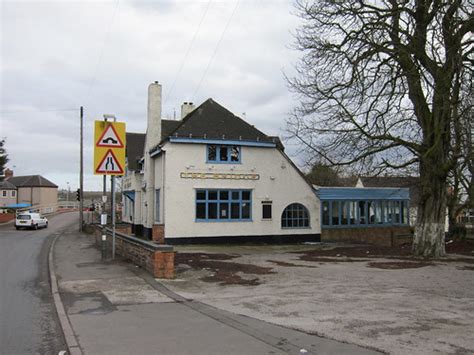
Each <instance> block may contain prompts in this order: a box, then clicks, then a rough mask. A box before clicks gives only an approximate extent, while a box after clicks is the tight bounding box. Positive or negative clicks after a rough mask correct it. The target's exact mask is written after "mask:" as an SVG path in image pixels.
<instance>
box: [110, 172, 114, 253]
mask: <svg viewBox="0 0 474 355" xmlns="http://www.w3.org/2000/svg"><path fill="white" fill-rule="evenodd" d="M111 184H112V188H111V189H112V260H115V175H112V183H111Z"/></svg>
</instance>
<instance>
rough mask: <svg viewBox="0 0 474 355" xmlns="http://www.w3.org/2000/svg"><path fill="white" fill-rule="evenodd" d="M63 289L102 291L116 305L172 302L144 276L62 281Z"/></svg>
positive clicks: (79, 291) (71, 291) (69, 290)
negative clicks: (144, 278) (149, 283)
mask: <svg viewBox="0 0 474 355" xmlns="http://www.w3.org/2000/svg"><path fill="white" fill-rule="evenodd" d="M60 287H61V290H62V291H64V292H68V293H78V294H81V293H88V292H96V291H100V292H102V293H103V294H104V295H105V297H107V299H108V300H109V301H110V302H111V303H112V304H114V305H121V304H139V303H157V302H172V300H171V299H170V298H168V297H166V296H164V295H163V294H161V293H160V292H157V291H156V290H154V289H153V288H152V287H150V286H149V285H148V284H147V283H145V282H144V281H143V279H142V278H140V277H137V276H129V277H121V278H112V279H94V280H73V281H61V282H60Z"/></svg>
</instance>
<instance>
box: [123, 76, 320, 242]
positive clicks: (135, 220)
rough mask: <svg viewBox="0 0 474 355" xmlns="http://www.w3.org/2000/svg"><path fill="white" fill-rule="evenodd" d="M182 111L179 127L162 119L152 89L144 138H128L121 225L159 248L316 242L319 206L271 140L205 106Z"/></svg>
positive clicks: (154, 87)
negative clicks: (167, 245)
mask: <svg viewBox="0 0 474 355" xmlns="http://www.w3.org/2000/svg"><path fill="white" fill-rule="evenodd" d="M181 111H182V113H181V120H179V121H170V120H162V118H161V85H160V84H158V83H157V82H155V83H153V84H151V85H150V86H149V89H148V124H147V134H146V135H145V136H143V135H140V134H134V135H130V134H129V135H128V136H127V138H129V139H130V140H129V141H128V142H127V154H126V155H127V169H126V175H125V176H124V178H123V181H122V186H123V197H124V208H123V220H124V221H128V222H129V223H131V224H132V229H133V231H134V233H135V234H136V235H142V236H145V237H147V238H150V239H154V240H158V241H160V242H166V243H194V242H222V241H225V242H246V241H247V242H248V241H252V242H253V241H264V242H270V241H287V242H298V241H306V240H307V241H319V240H320V233H321V227H320V202H319V199H318V197H317V196H316V195H315V194H314V193H313V189H312V186H311V185H310V184H309V183H308V182H307V181H306V179H305V177H304V175H303V174H302V173H301V172H300V171H299V170H298V168H297V167H296V166H295V165H294V164H293V163H292V162H291V160H290V159H289V158H288V156H287V155H286V154H285V153H284V151H283V147H282V145H281V143H280V141H279V140H278V139H276V138H275V137H270V136H267V135H266V134H264V133H263V132H261V131H259V130H258V129H256V128H255V127H253V126H252V125H250V124H248V123H247V122H245V121H244V120H242V119H241V118H239V117H237V116H235V115H234V114H233V113H231V112H230V111H228V110H227V109H226V108H224V107H223V106H221V105H220V104H218V103H217V102H215V101H214V100H212V99H208V100H206V101H205V102H204V103H202V104H201V105H200V106H198V107H195V106H194V105H193V104H192V103H184V104H183V105H182V107H181ZM143 138H144V142H143ZM133 139H136V140H137V143H135V144H132V143H131V142H132V141H133ZM142 146H143V151H141V147H142ZM138 153H141V154H138ZM139 157H140V158H139Z"/></svg>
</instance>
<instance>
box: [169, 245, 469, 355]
mask: <svg viewBox="0 0 474 355" xmlns="http://www.w3.org/2000/svg"><path fill="white" fill-rule="evenodd" d="M470 246H471V245H468V248H467V249H466V250H467V252H465V253H463V254H464V255H465V256H458V255H450V256H449V257H448V258H447V259H446V260H436V261H430V262H425V261H423V260H416V259H412V258H410V257H407V255H406V253H405V254H403V253H401V254H400V255H398V256H397V255H396V252H395V255H394V254H393V253H392V252H391V251H387V250H385V251H383V252H380V250H379V254H380V255H379V256H377V255H376V254H377V252H376V250H375V249H374V250H372V249H370V248H369V247H367V248H366V247H360V246H358V247H356V248H355V249H354V253H353V254H351V252H350V249H349V251H348V250H347V248H346V247H344V248H343V249H341V250H344V253H343V252H340V251H339V252H338V251H337V250H335V249H334V248H333V247H329V248H328V246H324V245H306V246H304V245H303V246H282V247H278V246H192V247H191V246H190V247H178V248H177V249H178V257H177V260H176V266H177V279H176V280H171V281H166V280H160V282H162V283H164V284H165V285H166V286H168V287H169V288H171V289H172V290H173V291H175V292H177V293H179V294H181V295H182V296H184V297H186V298H190V299H195V300H199V301H201V302H203V303H207V304H210V305H213V306H215V307H218V308H221V309H225V310H228V311H231V312H234V313H238V314H243V315H247V316H250V317H254V318H258V319H261V320H265V321H268V322H271V323H275V324H279V325H283V326H287V327H290V328H295V329H298V330H303V331H305V332H307V333H313V334H318V335H322V336H325V337H328V338H331V339H336V340H340V341H344V342H348V343H354V344H358V345H362V346H365V347H369V348H373V349H378V350H382V351H384V352H387V353H391V354H468V353H469V354H471V353H474V317H473V314H474V282H473V281H474V267H473V266H474V257H472V256H470V251H469V250H468V249H469V248H470ZM472 246H473V250H474V244H472ZM360 248H362V249H360ZM364 248H366V249H364ZM328 249H330V251H328ZM180 254H181V256H180ZM402 254H403V255H402ZM466 255H467V256H466Z"/></svg>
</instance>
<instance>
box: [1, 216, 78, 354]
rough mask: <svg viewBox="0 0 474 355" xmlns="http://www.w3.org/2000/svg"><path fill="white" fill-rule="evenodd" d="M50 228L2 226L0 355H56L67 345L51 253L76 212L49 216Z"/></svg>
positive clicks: (72, 223) (74, 219)
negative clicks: (51, 277)
mask: <svg viewBox="0 0 474 355" xmlns="http://www.w3.org/2000/svg"><path fill="white" fill-rule="evenodd" d="M48 219H49V227H48V228H47V229H39V230H18V231H17V230H15V227H14V225H13V224H7V225H2V226H0V354H2V355H3V354H8V355H10V354H58V353H59V352H60V351H61V350H66V345H65V341H64V338H63V334H62V331H61V328H60V326H59V321H58V319H57V316H56V309H55V307H54V303H53V297H52V295H51V287H50V283H49V274H48V252H49V248H50V246H51V243H52V241H53V239H54V237H55V236H57V235H58V234H59V233H61V232H62V231H63V230H67V229H68V228H74V226H75V225H77V223H78V213H66V214H60V215H56V216H51V217H50V218H48Z"/></svg>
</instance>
